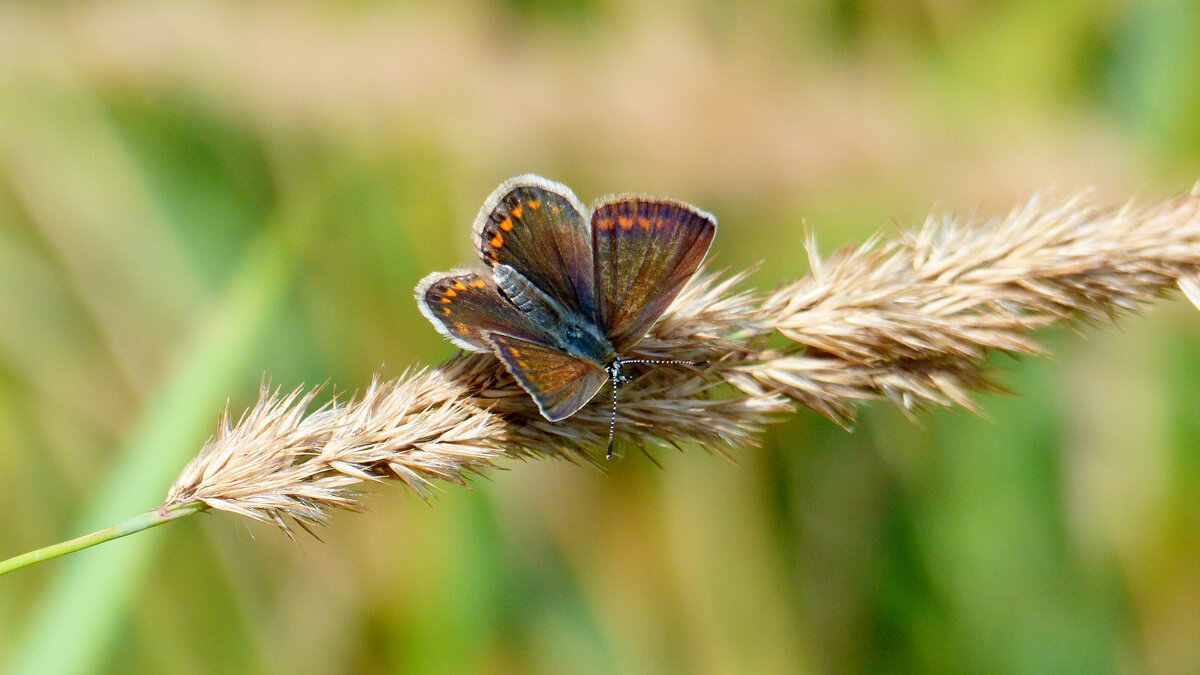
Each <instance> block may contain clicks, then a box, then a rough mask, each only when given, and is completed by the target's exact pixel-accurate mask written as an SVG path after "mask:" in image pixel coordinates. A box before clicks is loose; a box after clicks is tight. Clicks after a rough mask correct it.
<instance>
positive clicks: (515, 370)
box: [487, 333, 608, 422]
mask: <svg viewBox="0 0 1200 675" xmlns="http://www.w3.org/2000/svg"><path fill="white" fill-rule="evenodd" d="M487 336H488V337H489V338H490V339H491V342H492V345H493V346H494V347H495V351H496V355H497V356H499V357H500V360H501V361H503V362H504V365H505V367H507V368H508V372H510V373H512V375H513V377H515V378H517V382H519V383H520V385H521V386H522V387H523V388H524V389H525V391H527V392H529V395H530V396H532V397H533V401H534V403H537V407H538V410H540V411H541V413H542V417H545V418H546V419H548V420H550V421H551V422H557V421H559V420H561V419H566V418H567V417H570V416H571V415H574V414H575V413H576V412H577V411H578V410H579V409H580V408H582V407H583V406H584V405H586V404H587V402H588V401H590V400H592V397H593V396H595V395H596V392H598V391H600V387H603V386H604V383H605V382H606V381H607V380H608V374H607V373H606V372H605V371H604V369H602V368H600V367H599V366H597V365H596V364H594V363H589V362H588V361H583V360H581V359H577V358H575V357H573V356H569V355H567V354H565V353H563V352H560V351H558V350H556V349H552V348H550V347H546V346H544V345H540V344H537V343H536V342H530V341H528V340H523V339H521V338H519V337H516V336H513V335H505V334H502V333H488V335H487Z"/></svg>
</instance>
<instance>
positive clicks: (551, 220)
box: [475, 174, 595, 316]
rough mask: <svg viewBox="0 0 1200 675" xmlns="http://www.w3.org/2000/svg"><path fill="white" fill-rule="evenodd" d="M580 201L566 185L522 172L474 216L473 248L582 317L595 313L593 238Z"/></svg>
mask: <svg viewBox="0 0 1200 675" xmlns="http://www.w3.org/2000/svg"><path fill="white" fill-rule="evenodd" d="M585 213H586V210H585V209H584V207H583V205H582V204H581V203H580V202H579V199H578V198H577V197H576V196H575V194H574V193H573V192H571V190H570V188H568V187H566V186H565V185H559V184H558V183H555V182H552V181H548V180H546V179H545V178H542V177H540V176H535V175H532V174H526V175H524V176H517V177H516V178H510V179H509V180H506V181H504V182H503V183H501V184H500V187H498V188H496V191H495V192H493V193H492V194H491V196H490V197H488V198H487V201H485V202H484V203H483V209H482V210H481V211H480V212H479V216H478V217H477V218H476V219H475V248H476V250H477V251H478V253H479V257H480V258H482V259H483V261H484V262H486V263H487V264H489V265H493V266H494V265H496V264H505V265H510V266H512V267H513V269H515V270H517V271H518V272H520V273H521V274H522V275H523V276H524V277H525V278H527V279H529V280H530V281H532V282H533V283H534V285H536V286H537V287H538V288H540V289H542V291H544V292H545V293H546V294H548V295H549V296H551V297H553V298H554V299H555V300H558V301H559V302H561V303H562V304H563V305H565V306H567V307H569V308H570V309H573V310H575V311H576V312H579V313H580V314H581V315H583V316H593V314H594V313H595V279H594V274H593V272H592V264H593V257H592V239H591V235H590V234H589V232H588V227H587V222H586V220H585V216H584V214H585Z"/></svg>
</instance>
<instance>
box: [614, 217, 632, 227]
mask: <svg viewBox="0 0 1200 675" xmlns="http://www.w3.org/2000/svg"><path fill="white" fill-rule="evenodd" d="M617 223H618V224H619V225H620V226H621V229H622V230H628V229H629V228H631V227H633V219H632V218H630V217H628V216H617Z"/></svg>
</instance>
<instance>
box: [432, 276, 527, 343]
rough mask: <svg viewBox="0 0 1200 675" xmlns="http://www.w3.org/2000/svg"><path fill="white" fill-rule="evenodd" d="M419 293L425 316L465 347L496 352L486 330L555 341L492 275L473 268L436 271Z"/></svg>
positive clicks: (452, 340)
mask: <svg viewBox="0 0 1200 675" xmlns="http://www.w3.org/2000/svg"><path fill="white" fill-rule="evenodd" d="M416 296H417V306H418V307H420V308H421V313H422V314H424V315H425V318H427V319H429V321H430V323H432V324H433V326H434V327H435V328H437V329H438V331H439V332H440V333H441V334H442V335H445V336H446V337H448V338H450V340H451V342H453V343H454V344H456V345H458V346H459V347H462V348H463V349H467V350H470V351H476V352H488V351H492V343H491V342H490V341H489V340H487V338H485V337H484V332H485V331H501V332H504V333H507V334H509V335H513V336H515V337H520V338H523V339H526V340H532V341H540V342H546V343H549V341H550V340H551V338H550V336H548V335H547V334H546V333H545V331H544V330H542V327H541V326H539V325H538V324H536V323H534V322H531V321H529V320H528V319H527V318H526V317H525V316H523V315H522V313H521V312H520V310H518V309H517V308H516V307H514V306H513V304H512V303H511V302H509V301H508V300H506V299H505V298H503V297H501V295H500V293H499V291H498V290H497V288H496V283H495V282H494V281H493V280H492V278H491V277H490V276H488V277H484V276H482V275H480V274H479V273H477V272H472V271H470V270H455V271H452V272H435V273H433V274H430V275H429V276H427V277H425V278H424V279H422V280H421V283H419V284H417V289H416Z"/></svg>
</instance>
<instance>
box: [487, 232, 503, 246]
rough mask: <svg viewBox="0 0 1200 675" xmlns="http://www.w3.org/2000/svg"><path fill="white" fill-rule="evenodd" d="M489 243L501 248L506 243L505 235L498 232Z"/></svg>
mask: <svg viewBox="0 0 1200 675" xmlns="http://www.w3.org/2000/svg"><path fill="white" fill-rule="evenodd" d="M489 243H490V244H491V245H492V248H500V247H501V246H503V245H504V237H503V235H501V234H500V233H499V232H497V233H496V236H494V237H492V240H491V241H490V242H489Z"/></svg>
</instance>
